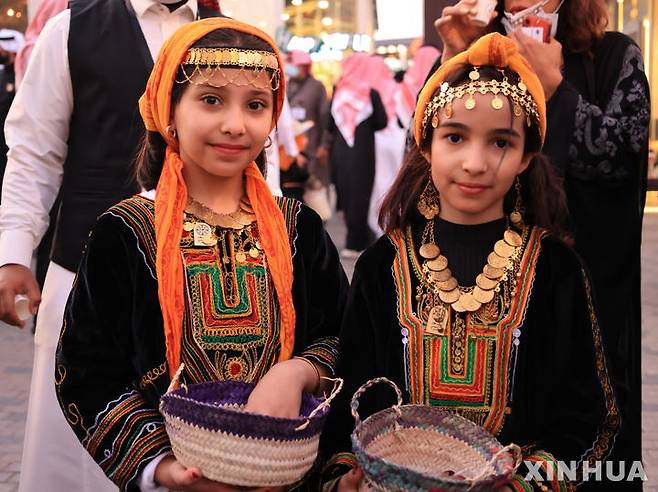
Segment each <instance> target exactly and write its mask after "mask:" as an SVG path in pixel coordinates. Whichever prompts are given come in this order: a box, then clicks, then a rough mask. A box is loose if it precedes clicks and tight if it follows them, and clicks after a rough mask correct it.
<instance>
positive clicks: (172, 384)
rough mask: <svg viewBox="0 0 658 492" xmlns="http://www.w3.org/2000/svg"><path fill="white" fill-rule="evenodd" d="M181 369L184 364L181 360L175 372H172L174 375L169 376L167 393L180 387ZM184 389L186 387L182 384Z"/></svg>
mask: <svg viewBox="0 0 658 492" xmlns="http://www.w3.org/2000/svg"><path fill="white" fill-rule="evenodd" d="M183 369H185V364H184V363H182V362H181V364H180V366H178V369H177V370H176V373H175V374H174V377H173V378H171V382H170V383H169V387H168V388H167V393H171V392H172V391H174V390H177V389H178V388H179V387H180V377H181V375H182V374H183ZM183 386H184V387H185V389H187V387H186V386H185V385H183Z"/></svg>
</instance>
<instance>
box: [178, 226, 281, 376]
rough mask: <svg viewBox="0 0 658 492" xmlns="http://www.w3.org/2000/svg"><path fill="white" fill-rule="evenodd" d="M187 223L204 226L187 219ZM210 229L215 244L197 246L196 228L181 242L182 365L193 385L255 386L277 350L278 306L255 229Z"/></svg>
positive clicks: (274, 360) (248, 227)
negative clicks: (184, 309)
mask: <svg viewBox="0 0 658 492" xmlns="http://www.w3.org/2000/svg"><path fill="white" fill-rule="evenodd" d="M185 223H195V224H196V225H197V226H198V224H203V225H206V224H205V222H203V221H201V220H200V219H199V218H198V217H195V216H193V215H191V214H186V217H185ZM210 227H212V228H213V235H214V237H216V238H217V241H216V243H215V244H212V245H205V244H202V243H199V242H198V241H195V238H194V234H195V232H194V231H195V229H196V227H192V228H190V230H189V231H187V230H185V231H184V232H183V237H182V238H181V255H182V258H183V264H184V268H185V280H186V286H185V287H186V289H185V291H186V297H187V304H188V310H187V313H188V315H187V316H185V320H184V323H185V329H184V330H183V332H184V334H183V336H184V338H185V341H186V343H184V344H183V346H184V347H185V348H184V350H183V357H182V360H183V362H185V364H186V366H187V367H188V375H189V376H190V377H191V379H192V380H193V381H194V382H197V381H199V382H200V381H205V380H209V379H211V380H236V381H254V380H258V379H260V377H262V376H263V375H264V374H265V372H267V370H268V369H269V368H270V367H271V366H272V365H273V364H274V363H275V362H276V359H277V357H278V354H279V349H280V347H279V323H280V320H279V316H278V312H279V309H278V302H277V298H276V293H275V291H274V288H273V283H272V279H271V278H270V274H269V272H268V269H267V264H266V258H265V254H264V252H263V250H262V247H261V245H260V242H259V236H258V228H257V225H256V223H255V222H254V223H252V224H249V225H247V226H245V227H244V228H242V229H239V230H234V229H229V228H222V227H220V226H210ZM213 242H214V241H213Z"/></svg>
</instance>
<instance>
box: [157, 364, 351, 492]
mask: <svg viewBox="0 0 658 492" xmlns="http://www.w3.org/2000/svg"><path fill="white" fill-rule="evenodd" d="M181 371H182V366H181V369H179V370H178V373H177V375H176V377H174V380H173V381H172V385H171V386H170V388H169V390H168V391H167V393H166V394H165V395H164V396H163V397H162V399H161V402H160V411H161V412H162V415H163V416H164V419H165V426H166V429H167V434H168V435H169V439H170V440H171V447H172V450H173V452H174V456H176V459H177V460H178V461H179V462H180V463H182V464H183V465H184V466H186V467H197V468H199V469H201V472H202V473H203V475H204V476H205V477H207V478H209V479H211V480H216V481H218V482H222V483H226V484H231V485H238V486H248V487H280V486H284V485H289V484H293V483H295V482H298V481H299V480H301V479H302V478H303V477H304V475H306V473H307V472H308V471H309V470H310V469H311V467H312V466H313V463H314V462H315V459H316V457H317V453H318V444H319V440H320V432H321V431H322V426H323V424H324V421H325V419H326V416H327V414H328V412H329V402H330V401H331V400H332V399H333V398H334V397H335V396H336V394H337V393H338V392H339V391H340V388H341V386H342V380H336V384H335V387H334V391H333V392H332V394H331V395H330V397H329V398H327V399H324V400H319V399H317V398H315V397H314V396H312V395H310V394H306V393H305V394H303V395H302V405H301V412H300V413H301V416H300V417H299V418H294V419H287V418H276V417H269V416H265V415H257V414H253V413H247V412H244V411H242V409H243V408H244V406H245V405H246V403H247V400H248V398H249V395H250V394H251V392H252V390H253V389H254V387H255V386H256V385H255V384H254V383H242V382H236V381H213V382H207V383H201V384H194V385H189V386H182V387H181V388H178V389H173V388H174V386H175V385H176V383H177V380H178V377H179V375H180V373H181Z"/></svg>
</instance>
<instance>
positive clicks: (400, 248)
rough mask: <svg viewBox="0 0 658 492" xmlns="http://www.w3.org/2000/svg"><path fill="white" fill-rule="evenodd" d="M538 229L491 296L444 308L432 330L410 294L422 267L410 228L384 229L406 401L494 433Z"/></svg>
mask: <svg viewBox="0 0 658 492" xmlns="http://www.w3.org/2000/svg"><path fill="white" fill-rule="evenodd" d="M544 234H545V232H544V231H543V230H541V229H538V228H534V229H532V230H531V231H530V232H529V234H526V235H525V237H524V244H523V246H522V250H521V252H520V255H519V259H518V261H517V262H516V264H515V266H514V268H513V270H512V271H511V272H509V274H508V276H507V277H506V278H505V281H504V282H502V283H501V286H500V292H499V295H497V296H495V297H494V299H493V300H492V301H491V302H489V303H486V304H483V305H482V307H481V308H480V309H478V310H477V311H475V312H472V313H458V312H454V311H453V310H451V309H450V308H449V306H448V307H446V314H445V315H446V316H448V317H449V320H448V323H447V330H446V331H445V332H444V333H440V334H436V333H428V332H427V331H426V325H427V320H428V313H427V312H424V311H429V310H428V309H426V306H425V305H424V303H423V302H422V301H421V300H420V297H421V296H420V295H418V296H414V292H415V291H416V290H417V289H416V288H415V287H416V286H418V285H419V282H422V281H423V274H422V268H421V265H420V261H419V259H418V257H417V256H416V251H415V246H414V241H413V237H412V234H411V230H408V231H406V233H403V232H401V231H398V232H396V233H392V234H391V235H390V236H389V238H390V241H391V243H392V244H393V246H394V248H395V259H394V262H393V277H394V281H395V286H396V291H397V298H398V321H399V323H400V328H401V335H402V342H403V351H404V354H403V360H404V365H405V379H406V384H407V390H408V391H409V395H410V399H411V403H414V404H425V405H434V406H439V407H441V408H444V409H446V410H452V411H455V412H456V413H459V414H460V415H462V416H464V417H466V418H468V419H469V420H472V421H473V422H475V423H477V424H478V425H480V426H483V427H485V428H486V429H488V430H489V431H490V432H492V433H493V434H494V435H496V434H498V433H499V432H500V429H501V428H502V425H503V423H504V418H505V415H506V414H507V413H509V412H511V408H510V405H509V402H510V401H511V393H512V387H511V382H512V381H513V378H512V373H513V371H514V360H515V354H516V351H517V350H518V347H519V337H520V334H521V331H520V328H521V326H522V324H523V319H524V316H525V310H526V307H527V304H528V300H529V297H530V293H531V289H532V282H533V280H534V272H535V266H536V262H537V257H538V255H539V251H540V243H541V238H542V237H543V236H544ZM414 300H416V301H418V302H417V303H416V302H414ZM421 310H423V312H421Z"/></svg>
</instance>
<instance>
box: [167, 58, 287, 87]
mask: <svg viewBox="0 0 658 492" xmlns="http://www.w3.org/2000/svg"><path fill="white" fill-rule="evenodd" d="M190 67H192V70H191V71H190V70H189V69H190ZM223 68H239V69H240V70H239V71H238V72H235V73H231V74H230V75H229V74H227V73H226V72H225V71H224V70H222V69H223ZM181 71H182V72H183V80H178V79H177V80H176V82H177V83H178V84H184V83H190V84H196V85H199V84H208V85H212V86H214V87H223V86H225V85H228V84H235V85H252V86H254V87H258V88H259V89H272V90H278V88H279V81H280V80H281V69H280V68H279V63H278V60H277V57H276V55H275V54H274V53H270V52H269V51H261V50H248V49H242V48H190V49H189V50H188V52H187V56H186V57H185V60H183V63H182V64H181ZM262 73H267V74H268V76H269V77H268V79H267V80H268V81H267V82H266V83H263V82H262V81H261V78H260V75H261V74H262ZM218 78H219V81H218V80H217V79H218Z"/></svg>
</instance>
